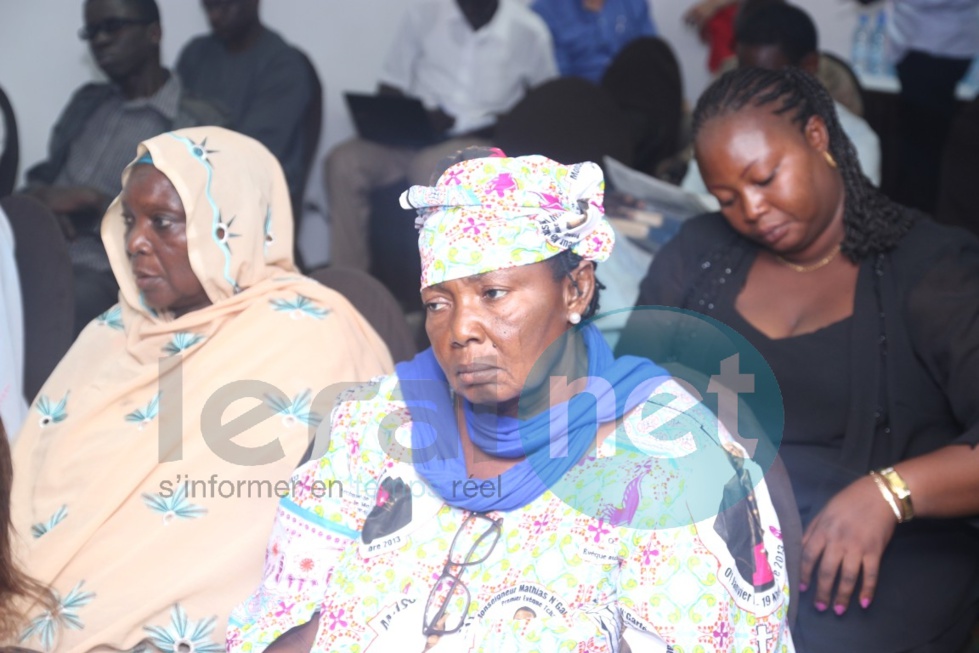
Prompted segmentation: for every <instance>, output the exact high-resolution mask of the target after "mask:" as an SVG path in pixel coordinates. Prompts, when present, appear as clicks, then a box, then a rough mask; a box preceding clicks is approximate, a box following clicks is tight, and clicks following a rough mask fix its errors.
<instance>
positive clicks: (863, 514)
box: [800, 476, 897, 615]
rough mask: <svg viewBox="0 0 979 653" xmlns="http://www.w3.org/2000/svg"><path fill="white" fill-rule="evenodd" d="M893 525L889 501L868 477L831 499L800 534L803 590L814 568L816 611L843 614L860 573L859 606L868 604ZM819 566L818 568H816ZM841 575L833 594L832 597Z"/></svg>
mask: <svg viewBox="0 0 979 653" xmlns="http://www.w3.org/2000/svg"><path fill="white" fill-rule="evenodd" d="M895 526H897V518H895V516H894V513H893V511H892V510H891V508H890V506H888V505H887V501H886V500H885V499H884V497H883V496H881V493H880V490H879V489H878V488H877V485H876V484H875V483H874V480H873V479H872V478H871V477H870V476H864V477H863V478H860V479H858V480H856V481H854V482H853V483H851V484H850V485H849V486H847V487H846V488H845V489H843V490H842V491H840V492H839V493H838V494H837V495H836V496H834V497H833V498H832V499H830V501H829V503H827V504H826V505H825V506H824V507H823V509H822V510H821V511H820V512H819V514H818V515H816V518H815V519H813V520H812V523H810V524H809V527H808V528H807V529H806V532H805V534H804V535H803V536H802V575H801V586H800V589H801V590H803V591H805V589H806V588H808V586H809V585H810V582H809V581H810V580H811V579H812V576H813V571H814V570H816V596H815V598H814V599H813V602H814V603H815V604H816V609H817V610H820V611H823V610H826V609H827V608H829V607H830V606H832V608H833V611H834V612H836V614H838V615H842V614H843V613H844V612H845V611H846V609H847V607H849V604H850V597H851V596H852V595H853V592H854V589H855V588H856V584H857V578H858V577H859V576H860V572H861V570H862V571H863V583H862V584H861V587H860V605H861V606H862V607H864V608H866V607H867V606H869V605H870V602H871V601H872V600H873V598H874V590H875V589H876V587H877V574H878V571H879V569H880V558H881V556H882V555H883V553H884V549H885V548H887V543H888V542H890V540H891V536H892V535H893V534H894V527H895ZM817 565H818V566H817ZM837 575H839V578H840V581H839V587H837V589H836V596H835V597H832V596H830V595H831V593H832V591H833V583H834V581H835V580H836V577H837Z"/></svg>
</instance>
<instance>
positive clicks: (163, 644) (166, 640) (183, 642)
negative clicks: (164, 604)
mask: <svg viewBox="0 0 979 653" xmlns="http://www.w3.org/2000/svg"><path fill="white" fill-rule="evenodd" d="M216 621H217V618H216V617H211V618H210V619H201V620H200V621H198V622H196V623H195V622H193V621H190V620H189V619H187V614H186V613H185V612H184V609H183V608H181V607H180V606H179V605H175V606H173V608H172V609H171V610H170V627H169V628H167V627H163V626H147V627H145V628H143V630H145V631H146V632H148V633H149V634H150V641H151V642H152V643H153V645H154V646H156V647H157V648H158V649H160V650H161V651H182V652H186V653H222V652H223V651H224V642H223V641H222V642H221V643H220V644H216V643H215V642H213V641H211V638H210V634H211V631H212V630H214V624H215V622H216Z"/></svg>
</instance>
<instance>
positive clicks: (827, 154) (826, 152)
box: [823, 150, 836, 168]
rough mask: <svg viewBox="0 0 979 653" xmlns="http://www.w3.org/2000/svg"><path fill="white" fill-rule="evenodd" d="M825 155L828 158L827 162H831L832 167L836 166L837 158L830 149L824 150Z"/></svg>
mask: <svg viewBox="0 0 979 653" xmlns="http://www.w3.org/2000/svg"><path fill="white" fill-rule="evenodd" d="M823 157H824V158H825V159H826V163H828V164H829V167H830V168H835V167H836V159H834V158H833V155H832V154H830V153H829V150H826V151H825V152H823Z"/></svg>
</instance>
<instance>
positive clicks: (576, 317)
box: [568, 313, 581, 324]
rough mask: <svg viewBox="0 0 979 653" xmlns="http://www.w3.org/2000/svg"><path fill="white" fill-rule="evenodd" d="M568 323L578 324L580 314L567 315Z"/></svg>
mask: <svg viewBox="0 0 979 653" xmlns="http://www.w3.org/2000/svg"><path fill="white" fill-rule="evenodd" d="M568 322H570V323H571V324H580V323H581V313H572V314H571V315H569V316H568Z"/></svg>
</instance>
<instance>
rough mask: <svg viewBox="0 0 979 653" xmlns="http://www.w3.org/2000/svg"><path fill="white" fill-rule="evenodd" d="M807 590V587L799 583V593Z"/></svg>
mask: <svg viewBox="0 0 979 653" xmlns="http://www.w3.org/2000/svg"><path fill="white" fill-rule="evenodd" d="M807 589H809V586H808V585H806V584H805V583H799V591H800V592H805V591H806V590H807Z"/></svg>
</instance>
